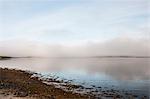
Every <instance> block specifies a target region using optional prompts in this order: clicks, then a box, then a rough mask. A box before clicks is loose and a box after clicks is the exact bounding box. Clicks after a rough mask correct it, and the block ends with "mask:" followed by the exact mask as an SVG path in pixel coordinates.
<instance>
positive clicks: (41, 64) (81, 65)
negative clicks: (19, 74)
mask: <svg viewBox="0 0 150 99" xmlns="http://www.w3.org/2000/svg"><path fill="white" fill-rule="evenodd" d="M0 66H1V67H7V68H17V69H23V70H30V71H34V72H39V73H42V74H51V75H56V76H59V77H60V78H62V79H70V80H73V81H74V82H75V83H78V84H82V85H85V86H88V87H90V86H96V87H102V88H105V89H115V90H121V91H129V92H132V93H135V94H138V95H147V96H149V92H150V59H149V58H12V59H9V60H1V61H0Z"/></svg>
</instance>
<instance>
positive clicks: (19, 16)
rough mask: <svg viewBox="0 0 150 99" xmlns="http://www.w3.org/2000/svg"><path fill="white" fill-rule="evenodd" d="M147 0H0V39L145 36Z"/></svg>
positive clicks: (51, 40) (65, 40) (67, 40)
mask: <svg viewBox="0 0 150 99" xmlns="http://www.w3.org/2000/svg"><path fill="white" fill-rule="evenodd" d="M149 3H150V2H149V0H0V40H8V39H23V40H33V41H39V42H44V43H80V42H89V41H100V42H101V41H102V42H103V41H105V40H110V39H114V38H118V37H129V38H134V39H138V38H145V37H147V36H148V32H149V30H148V29H149V26H148V25H149V24H148V21H149V20H148V18H149V17H150V11H149V10H148V9H149V8H148V5H149Z"/></svg>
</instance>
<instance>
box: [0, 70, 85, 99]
mask: <svg viewBox="0 0 150 99" xmlns="http://www.w3.org/2000/svg"><path fill="white" fill-rule="evenodd" d="M34 74H35V73H32V72H27V71H22V70H15V69H7V68H0V97H3V99H87V98H88V96H87V95H84V94H79V93H75V92H73V91H65V90H63V89H61V88H56V87H55V86H54V85H53V84H46V83H43V81H42V80H40V79H39V77H36V76H33V75H34ZM53 81H54V80H53ZM17 97H19V98H17ZM21 97H22V98H21Z"/></svg>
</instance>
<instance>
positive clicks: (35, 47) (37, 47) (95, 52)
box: [0, 38, 150, 57]
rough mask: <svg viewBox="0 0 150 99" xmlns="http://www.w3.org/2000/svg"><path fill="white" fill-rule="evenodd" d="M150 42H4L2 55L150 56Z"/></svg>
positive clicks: (0, 45) (118, 39)
mask: <svg viewBox="0 0 150 99" xmlns="http://www.w3.org/2000/svg"><path fill="white" fill-rule="evenodd" d="M149 43H150V40H148V39H144V40H143V39H138V40H135V39H130V38H116V39H113V40H110V41H107V42H103V43H102V42H87V43H83V44H80V45H74V46H69V45H61V44H51V45H50V44H42V43H40V42H31V41H25V40H23V41H19V40H16V41H2V42H0V54H1V55H8V56H42V57H68V56H69V57H71V56H79V57H80V56H103V55H134V56H150V46H149Z"/></svg>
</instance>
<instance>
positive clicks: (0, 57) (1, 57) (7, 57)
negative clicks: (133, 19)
mask: <svg viewBox="0 0 150 99" xmlns="http://www.w3.org/2000/svg"><path fill="white" fill-rule="evenodd" d="M10 58H56V59H57V58H58V59H61V58H66V59H67V58H68V59H69V58H150V56H81V57H78V56H72V57H71V56H64V57H61V56H60V57H34V56H27V57H13V56H0V59H10Z"/></svg>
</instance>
